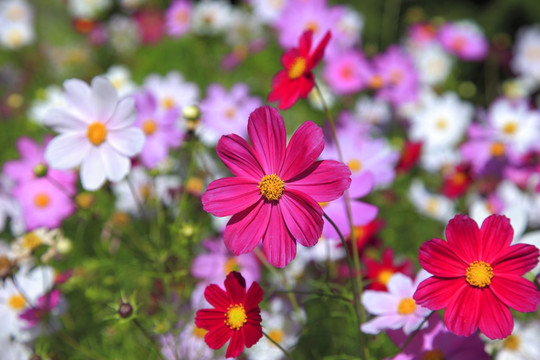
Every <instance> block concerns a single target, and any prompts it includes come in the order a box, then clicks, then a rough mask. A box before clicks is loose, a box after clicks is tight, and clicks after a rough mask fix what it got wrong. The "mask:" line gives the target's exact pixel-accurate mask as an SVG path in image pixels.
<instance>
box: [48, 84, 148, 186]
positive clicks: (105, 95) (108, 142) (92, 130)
mask: <svg viewBox="0 0 540 360" xmlns="http://www.w3.org/2000/svg"><path fill="white" fill-rule="evenodd" d="M64 89H65V92H66V98H67V101H68V104H69V105H70V107H67V108H54V109H51V110H49V112H47V116H46V119H45V123H46V124H47V125H48V126H50V127H52V128H53V129H54V130H56V131H58V132H60V135H59V136H57V137H55V138H54V139H53V140H51V142H50V143H49V144H48V146H47V149H46V150H45V159H46V160H47V162H48V163H49V165H50V166H51V167H53V168H58V169H70V168H74V167H76V166H79V165H80V167H81V170H80V172H81V183H82V186H83V188H84V189H86V190H97V189H98V188H99V187H101V186H102V185H103V183H104V182H105V180H106V179H109V180H111V181H119V180H121V179H122V178H123V177H124V176H126V175H127V173H128V172H129V169H130V167H131V163H130V160H129V157H131V156H134V155H136V154H137V153H139V152H140V151H141V149H142V147H143V145H144V134H143V133H142V131H141V130H139V129H137V128H135V127H133V126H132V124H133V122H134V121H135V116H134V115H135V114H134V110H135V107H134V101H133V99H132V98H124V99H121V100H118V94H117V92H116V90H115V88H114V86H112V84H111V83H110V81H108V80H107V79H105V78H103V77H95V78H94V79H93V80H92V84H91V87H90V86H88V85H87V84H86V83H85V82H83V81H81V80H77V79H70V80H66V81H65V82H64Z"/></svg>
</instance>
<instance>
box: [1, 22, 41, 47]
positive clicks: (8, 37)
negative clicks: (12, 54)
mask: <svg viewBox="0 0 540 360" xmlns="http://www.w3.org/2000/svg"><path fill="white" fill-rule="evenodd" d="M34 37H35V34H34V28H33V27H32V24H30V23H27V22H5V23H2V26H0V46H1V47H5V48H8V49H17V48H20V47H22V46H26V45H28V44H30V43H31V42H33V41H34Z"/></svg>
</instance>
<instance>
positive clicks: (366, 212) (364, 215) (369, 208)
mask: <svg viewBox="0 0 540 360" xmlns="http://www.w3.org/2000/svg"><path fill="white" fill-rule="evenodd" d="M345 210H346V209H345ZM351 212H352V214H353V223H354V226H362V225H366V224H368V223H369V222H371V221H373V220H375V218H376V217H377V214H378V213H379V208H378V207H376V206H375V205H371V204H368V203H365V202H362V201H356V200H353V201H351ZM349 233H350V230H349Z"/></svg>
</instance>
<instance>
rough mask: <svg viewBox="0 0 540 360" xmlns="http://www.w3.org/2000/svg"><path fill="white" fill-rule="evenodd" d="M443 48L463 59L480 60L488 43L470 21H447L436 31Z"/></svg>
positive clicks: (487, 47) (484, 54) (485, 52)
mask: <svg viewBox="0 0 540 360" xmlns="http://www.w3.org/2000/svg"><path fill="white" fill-rule="evenodd" d="M437 35H438V38H439V41H440V42H441V44H442V46H443V47H444V49H445V50H446V51H448V52H450V53H452V54H454V55H456V56H457V57H459V58H460V59H463V60H482V59H483V58H484V57H486V55H487V52H488V50H489V44H488V42H487V40H486V37H485V36H484V34H483V33H482V31H481V30H480V28H478V26H477V25H476V24H474V23H472V22H470V21H467V20H464V21H458V22H448V23H446V24H444V25H443V26H442V27H441V28H440V29H439V32H438V34H437Z"/></svg>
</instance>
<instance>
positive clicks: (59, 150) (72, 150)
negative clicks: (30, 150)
mask: <svg viewBox="0 0 540 360" xmlns="http://www.w3.org/2000/svg"><path fill="white" fill-rule="evenodd" d="M91 148H92V145H91V144H90V142H89V141H88V139H87V138H86V135H85V134H81V133H70V134H62V135H58V136H56V137H55V138H54V139H52V140H51V142H49V144H48V145H47V148H46V149H45V161H47V164H49V165H50V166H51V167H52V168H55V169H61V170H67V169H73V168H74V167H76V166H79V165H80V164H81V162H82V161H83V159H85V158H86V157H87V156H88V153H89V152H90V149H91Z"/></svg>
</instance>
